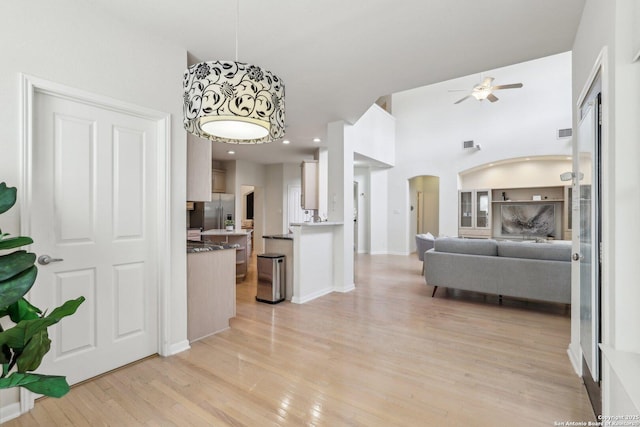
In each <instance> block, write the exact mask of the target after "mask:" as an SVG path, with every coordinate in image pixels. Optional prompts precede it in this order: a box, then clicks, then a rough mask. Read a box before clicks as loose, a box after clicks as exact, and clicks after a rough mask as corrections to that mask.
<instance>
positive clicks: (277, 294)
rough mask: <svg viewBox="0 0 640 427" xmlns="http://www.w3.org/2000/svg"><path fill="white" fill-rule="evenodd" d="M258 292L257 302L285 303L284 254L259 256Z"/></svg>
mask: <svg viewBox="0 0 640 427" xmlns="http://www.w3.org/2000/svg"><path fill="white" fill-rule="evenodd" d="M257 258H258V291H257V295H256V300H257V301H260V302H266V303H269V304H276V303H279V302H281V301H284V298H285V283H286V280H285V274H286V273H285V268H284V265H285V257H284V255H282V254H269V253H267V254H261V255H258V257H257Z"/></svg>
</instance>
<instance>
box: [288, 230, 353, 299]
mask: <svg viewBox="0 0 640 427" xmlns="http://www.w3.org/2000/svg"><path fill="white" fill-rule="evenodd" d="M291 231H292V234H293V295H292V297H291V302H293V303H297V304H304V303H305V302H308V301H311V300H313V299H315V298H318V297H321V296H323V295H326V294H328V293H331V292H334V291H337V292H348V291H350V290H352V289H353V288H354V286H353V281H352V280H353V279H352V278H351V282H350V283H349V284H348V285H346V286H345V285H344V283H343V278H342V275H343V271H344V252H342V249H343V248H341V247H340V246H339V245H336V244H335V241H336V236H339V235H340V234H341V233H342V232H343V223H342V222H335V221H323V222H303V223H292V224H291Z"/></svg>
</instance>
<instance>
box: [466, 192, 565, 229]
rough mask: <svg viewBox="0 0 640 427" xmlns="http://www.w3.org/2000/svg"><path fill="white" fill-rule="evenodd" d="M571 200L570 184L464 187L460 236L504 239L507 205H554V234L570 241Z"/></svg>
mask: <svg viewBox="0 0 640 427" xmlns="http://www.w3.org/2000/svg"><path fill="white" fill-rule="evenodd" d="M487 200H488V206H487ZM571 200H572V191H571V187H567V186H552V187H525V188H494V189H491V190H486V189H483V190H461V191H459V192H458V207H459V210H458V235H459V236H460V237H470V238H489V237H495V238H503V237H505V236H503V235H502V225H501V224H502V223H501V211H502V209H503V207H504V206H507V205H523V206H532V207H533V206H535V205H536V204H538V205H544V204H553V205H554V207H553V209H554V211H555V221H557V226H556V230H555V232H554V233H553V236H554V237H555V238H556V239H562V240H571V228H572V201H571ZM507 209H508V208H507Z"/></svg>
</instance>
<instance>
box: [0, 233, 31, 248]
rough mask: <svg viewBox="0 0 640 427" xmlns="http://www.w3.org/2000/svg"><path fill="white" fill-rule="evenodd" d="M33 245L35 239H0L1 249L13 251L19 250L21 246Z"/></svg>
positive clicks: (20, 237)
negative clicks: (14, 249)
mask: <svg viewBox="0 0 640 427" xmlns="http://www.w3.org/2000/svg"><path fill="white" fill-rule="evenodd" d="M32 243H33V239H32V238H31V237H23V236H17V237H9V238H6V239H0V249H2V250H4V249H13V248H19V247H20V246H26V245H30V244H32Z"/></svg>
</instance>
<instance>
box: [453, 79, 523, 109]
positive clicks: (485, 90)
mask: <svg viewBox="0 0 640 427" xmlns="http://www.w3.org/2000/svg"><path fill="white" fill-rule="evenodd" d="M493 80H494V78H493V77H485V79H484V80H483V81H482V83H479V84H477V85H475V86H474V87H473V89H472V91H471V93H470V94H469V95H467V96H465V97H464V98H462V99H459V100H457V101H456V102H454V104H460V103H461V102H462V101H464V100H465V99H467V98H471V97H473V98H475V99H477V100H478V101H484V100H485V99H487V100H489V102H496V101H497V100H498V97H497V96H495V95H494V94H493V91H496V90H502V89H518V88H521V87H522V83H511V84H507V85H497V86H492V85H491V84H492V83H493Z"/></svg>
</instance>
